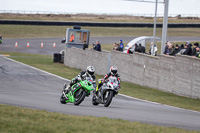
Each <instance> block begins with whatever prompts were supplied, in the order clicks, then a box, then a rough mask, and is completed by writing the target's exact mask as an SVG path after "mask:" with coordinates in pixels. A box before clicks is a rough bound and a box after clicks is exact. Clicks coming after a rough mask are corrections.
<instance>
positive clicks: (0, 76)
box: [0, 56, 200, 131]
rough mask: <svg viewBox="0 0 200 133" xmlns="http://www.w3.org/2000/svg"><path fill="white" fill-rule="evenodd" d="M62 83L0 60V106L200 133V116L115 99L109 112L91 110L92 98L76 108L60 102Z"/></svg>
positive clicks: (151, 104) (133, 100) (100, 107)
mask: <svg viewBox="0 0 200 133" xmlns="http://www.w3.org/2000/svg"><path fill="white" fill-rule="evenodd" d="M65 82H68V81H67V80H65V79H62V78H59V77H56V76H53V75H51V74H48V73H45V72H42V71H39V70H37V69H33V68H32V67H29V66H26V65H23V64H21V63H17V62H15V61H12V60H10V59H7V58H6V57H3V56H0V104H8V105H15V106H20V107H26V108H32V109H40V110H47V111H51V112H61V113H66V114H72V115H86V116H88V115H89V116H97V117H109V118H116V119H118V118H120V119H124V120H130V121H139V122H143V123H149V124H155V125H160V126H170V127H171V126H173V127H178V128H183V129H193V130H199V131H200V112H195V111H190V110H185V109H180V108H176V107H171V106H166V105H161V104H156V103H151V102H147V101H142V100H139V99H133V98H129V97H125V96H122V95H118V96H116V97H115V98H114V99H113V101H112V103H111V105H110V106H109V107H108V108H105V107H103V106H102V105H99V106H93V105H92V103H91V96H90V97H86V99H85V101H84V102H83V103H82V104H81V105H79V106H74V105H73V104H66V105H63V104H61V103H60V102H59V98H60V95H61V90H62V86H63V84H64V83H65Z"/></svg>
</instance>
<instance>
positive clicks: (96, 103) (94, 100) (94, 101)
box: [92, 96, 99, 106]
mask: <svg viewBox="0 0 200 133" xmlns="http://www.w3.org/2000/svg"><path fill="white" fill-rule="evenodd" d="M92 104H93V105H94V106H97V105H99V103H98V102H96V96H93V97H92Z"/></svg>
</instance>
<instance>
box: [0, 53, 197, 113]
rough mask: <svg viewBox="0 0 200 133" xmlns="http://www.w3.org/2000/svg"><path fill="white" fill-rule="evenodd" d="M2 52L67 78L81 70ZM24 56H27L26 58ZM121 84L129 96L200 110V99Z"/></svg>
mask: <svg viewBox="0 0 200 133" xmlns="http://www.w3.org/2000/svg"><path fill="white" fill-rule="evenodd" d="M0 54H9V55H11V56H15V57H11V58H12V59H14V60H17V61H20V62H23V63H25V64H28V65H31V66H34V67H37V68H39V69H42V70H45V71H47V72H50V73H53V74H56V75H59V76H61V77H64V78H67V79H72V78H74V77H75V76H76V75H77V74H78V73H79V72H80V71H81V70H78V69H74V68H70V67H67V66H65V65H63V64H59V63H53V58H52V56H46V55H33V54H21V53H8V52H0ZM17 55H19V56H17ZM21 55H23V57H21ZM24 56H26V58H24ZM32 57H38V58H32ZM47 57H48V58H47ZM96 77H97V79H99V78H102V76H101V75H96ZM121 86H122V89H121V90H120V93H122V94H126V95H128V96H132V97H136V98H140V99H144V100H149V101H154V102H158V103H162V104H167V105H172V106H176V107H181V108H185V109H190V110H196V111H200V99H192V98H187V97H183V96H177V95H175V94H171V93H167V92H163V91H160V90H157V89H153V88H148V87H143V86H140V85H136V84H133V83H128V82H122V83H121Z"/></svg>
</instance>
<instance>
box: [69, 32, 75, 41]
mask: <svg viewBox="0 0 200 133" xmlns="http://www.w3.org/2000/svg"><path fill="white" fill-rule="evenodd" d="M69 41H70V42H74V34H73V33H71V36H70V40H69Z"/></svg>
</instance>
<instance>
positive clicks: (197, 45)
mask: <svg viewBox="0 0 200 133" xmlns="http://www.w3.org/2000/svg"><path fill="white" fill-rule="evenodd" d="M197 47H199V43H198V42H196V43H195V44H194V47H193V50H192V56H196V52H197V51H196V48H197Z"/></svg>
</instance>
